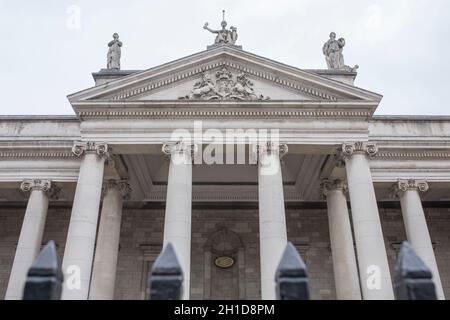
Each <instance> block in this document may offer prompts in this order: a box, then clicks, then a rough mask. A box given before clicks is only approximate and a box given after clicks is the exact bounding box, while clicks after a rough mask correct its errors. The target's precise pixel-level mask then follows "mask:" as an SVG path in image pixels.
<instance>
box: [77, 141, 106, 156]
mask: <svg viewBox="0 0 450 320" xmlns="http://www.w3.org/2000/svg"><path fill="white" fill-rule="evenodd" d="M72 152H73V154H74V155H76V156H77V157H81V156H82V155H83V154H85V153H87V152H95V153H96V154H97V155H98V156H99V157H105V158H109V152H108V145H107V144H106V143H98V142H92V141H88V142H76V143H75V144H74V146H73V147H72Z"/></svg>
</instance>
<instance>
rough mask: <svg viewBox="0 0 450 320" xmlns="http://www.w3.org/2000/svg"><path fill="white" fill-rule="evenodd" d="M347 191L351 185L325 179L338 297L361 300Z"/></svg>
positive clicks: (339, 298)
mask: <svg viewBox="0 0 450 320" xmlns="http://www.w3.org/2000/svg"><path fill="white" fill-rule="evenodd" d="M346 191H347V185H346V184H345V183H344V182H343V181H341V180H333V181H330V180H325V181H323V182H322V192H323V195H324V196H325V197H326V199H327V207H328V224H329V229H330V241H331V252H332V256H333V270H334V282H335V286H336V297H337V299H338V300H361V288H360V286H359V278H358V267H357V264H356V256H355V248H354V245H353V235H352V228H351V225H350V217H349V213H348V207H347V198H346V196H345V193H346Z"/></svg>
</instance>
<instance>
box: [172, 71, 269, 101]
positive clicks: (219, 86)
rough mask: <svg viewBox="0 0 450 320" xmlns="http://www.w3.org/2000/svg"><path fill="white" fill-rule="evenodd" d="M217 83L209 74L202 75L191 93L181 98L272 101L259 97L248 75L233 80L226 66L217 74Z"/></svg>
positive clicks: (244, 74)
mask: <svg viewBox="0 0 450 320" xmlns="http://www.w3.org/2000/svg"><path fill="white" fill-rule="evenodd" d="M215 78H216V81H215V82H214V81H213V80H212V78H211V75H210V74H209V73H207V72H205V73H203V74H202V78H201V80H200V81H198V82H196V83H195V84H194V87H193V89H192V90H191V93H190V94H189V95H187V96H184V97H180V98H179V99H184V100H237V101H248V100H250V101H251V100H270V98H269V97H264V96H263V95H257V94H255V92H254V89H253V82H252V81H251V80H250V79H249V78H248V75H247V74H246V73H244V72H241V73H240V74H238V75H237V76H236V79H235V80H234V79H233V74H232V73H231V71H229V70H228V68H227V67H226V66H222V68H221V69H220V70H219V71H217V72H216V74H215Z"/></svg>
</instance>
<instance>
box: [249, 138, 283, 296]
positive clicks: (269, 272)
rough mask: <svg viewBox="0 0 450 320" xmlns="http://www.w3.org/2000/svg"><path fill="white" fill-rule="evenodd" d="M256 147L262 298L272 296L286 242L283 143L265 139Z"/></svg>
mask: <svg viewBox="0 0 450 320" xmlns="http://www.w3.org/2000/svg"><path fill="white" fill-rule="evenodd" d="M256 147H257V152H258V199H259V252H260V259H261V299H263V300H274V299H275V271H276V269H277V266H278V264H279V262H280V259H281V255H282V253H283V251H284V249H285V247H286V244H287V231H286V217H285V211H284V193H283V179H282V176H281V164H280V157H282V156H283V155H284V154H286V153H287V151H288V147H287V145H285V144H281V145H279V144H275V143H272V142H267V143H264V144H260V145H258V146H256Z"/></svg>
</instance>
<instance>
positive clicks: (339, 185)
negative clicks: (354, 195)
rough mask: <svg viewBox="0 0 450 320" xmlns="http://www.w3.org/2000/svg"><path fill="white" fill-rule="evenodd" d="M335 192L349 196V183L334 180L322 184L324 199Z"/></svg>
mask: <svg viewBox="0 0 450 320" xmlns="http://www.w3.org/2000/svg"><path fill="white" fill-rule="evenodd" d="M334 190H341V191H342V192H343V193H344V194H347V192H348V187H347V183H346V182H345V181H342V180H340V179H334V180H329V179H325V180H323V181H322V183H321V184H320V193H321V195H322V196H323V197H324V198H326V197H327V194H328V192H330V191H334Z"/></svg>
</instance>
